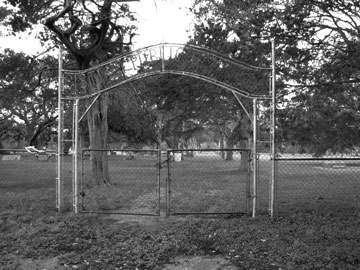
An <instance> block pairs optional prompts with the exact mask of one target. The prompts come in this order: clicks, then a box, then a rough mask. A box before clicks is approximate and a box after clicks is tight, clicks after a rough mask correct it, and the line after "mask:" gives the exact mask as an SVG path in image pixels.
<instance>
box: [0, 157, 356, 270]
mask: <svg viewBox="0 0 360 270" xmlns="http://www.w3.org/2000/svg"><path fill="white" fill-rule="evenodd" d="M13 164H14V166H16V167H17V173H16V177H11V181H10V180H9V179H10V178H9V177H8V175H5V174H3V172H4V170H3V168H1V169H2V170H1V173H2V174H1V176H0V269H4V270H5V269H26V270H32V269H176V270H178V269H277V270H280V269H359V268H360V230H359V228H360V209H359V208H358V207H353V208H350V207H346V208H342V207H341V205H339V206H338V207H335V206H331V207H323V208H321V209H317V208H316V209H315V208H312V207H307V208H306V209H305V208H304V209H301V208H294V209H292V210H290V209H289V210H288V211H281V213H279V214H277V215H276V216H275V217H274V218H273V219H270V218H269V217H268V215H267V214H266V213H265V212H261V213H259V215H258V216H257V217H256V218H255V219H253V218H251V216H249V215H221V216H216V215H213V216H211V215H210V216H186V217H182V216H171V217H169V218H164V217H150V216H144V217H142V216H116V215H94V214H78V215H75V214H72V213H71V211H70V209H69V207H68V208H66V209H65V210H64V211H63V212H62V213H58V212H57V211H56V209H55V181H54V179H53V178H52V177H50V176H52V175H53V174H54V172H53V170H54V167H53V166H49V163H48V161H44V162H42V163H40V164H42V165H41V166H42V167H41V168H38V169H37V170H36V174H37V178H36V179H32V178H31V179H30V177H29V173H28V172H29V170H27V169H26V168H25V167H26V166H29V168H28V169H31V168H32V167H33V166H34V164H33V163H31V162H28V163H26V162H24V163H21V166H19V164H18V163H16V161H14V162H13ZM16 164H17V165H16ZM3 165H4V164H1V166H3ZM8 165H9V164H7V166H8ZM38 165H39V164H38ZM14 168H15V167H14ZM322 171H323V170H319V173H321V172H322ZM204 175H205V173H204ZM288 177H289V181H294V183H295V182H296V181H298V180H299V179H296V177H291V176H290V175H288ZM50 178H51V179H50ZM288 185H289V183H288ZM294 187H295V184H294ZM67 188H69V187H67ZM199 188H201V187H199ZM134 199H136V198H134ZM201 261H203V262H205V261H207V264H206V267H207V268H200V267H201ZM186 267H187V268H186ZM211 267H212V268H211Z"/></svg>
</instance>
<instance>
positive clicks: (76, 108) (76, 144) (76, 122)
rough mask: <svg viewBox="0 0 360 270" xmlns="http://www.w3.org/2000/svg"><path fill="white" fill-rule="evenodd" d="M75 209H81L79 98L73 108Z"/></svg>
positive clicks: (75, 211)
mask: <svg viewBox="0 0 360 270" xmlns="http://www.w3.org/2000/svg"><path fill="white" fill-rule="evenodd" d="M73 113H74V117H73V121H74V123H73V134H74V135H73V179H72V182H73V190H72V192H73V209H74V213H75V214H77V213H78V211H79V209H78V206H79V202H78V199H79V165H78V161H79V156H80V153H79V99H76V100H75V103H74V109H73Z"/></svg>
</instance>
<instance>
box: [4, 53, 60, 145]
mask: <svg viewBox="0 0 360 270" xmlns="http://www.w3.org/2000/svg"><path fill="white" fill-rule="evenodd" d="M53 65H56V59H54V58H53V57H50V56H49V57H45V58H42V59H38V58H36V57H30V56H27V55H25V54H23V53H15V52H13V51H11V50H5V52H4V53H3V54H1V55H0V84H1V88H0V93H1V97H2V98H1V102H0V103H1V107H2V110H1V113H0V116H1V118H0V119H1V123H2V134H1V138H6V137H13V138H14V137H18V138H21V137H22V138H24V139H25V140H26V143H27V144H28V145H33V146H44V143H46V142H47V141H49V140H50V138H51V134H52V132H53V131H52V128H53V127H54V125H55V120H56V119H57V116H56V109H55V108H56V96H57V90H56V84H55V82H56V79H57V72H56V70H53V71H52V70H51V67H53Z"/></svg>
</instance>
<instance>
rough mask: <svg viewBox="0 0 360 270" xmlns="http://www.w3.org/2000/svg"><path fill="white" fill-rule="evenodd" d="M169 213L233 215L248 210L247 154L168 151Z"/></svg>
mask: <svg viewBox="0 0 360 270" xmlns="http://www.w3.org/2000/svg"><path fill="white" fill-rule="evenodd" d="M168 155H171V156H173V162H171V163H169V165H168V166H169V168H168V169H169V177H168V187H167V191H168V209H167V211H168V214H169V215H186V214H236V213H246V212H248V211H249V207H250V205H249V204H250V202H249V200H250V152H249V150H245V149H238V150H232V149H225V150H219V149H209V150H200V151H199V150H176V151H169V152H168Z"/></svg>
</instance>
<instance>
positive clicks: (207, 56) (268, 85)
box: [57, 41, 276, 217]
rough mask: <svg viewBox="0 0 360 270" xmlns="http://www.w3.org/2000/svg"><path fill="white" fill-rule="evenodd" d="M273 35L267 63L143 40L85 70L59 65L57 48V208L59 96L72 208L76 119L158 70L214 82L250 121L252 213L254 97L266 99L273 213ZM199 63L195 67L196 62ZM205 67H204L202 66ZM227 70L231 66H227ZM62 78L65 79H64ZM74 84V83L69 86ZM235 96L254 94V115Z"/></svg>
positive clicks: (59, 186) (75, 182)
mask: <svg viewBox="0 0 360 270" xmlns="http://www.w3.org/2000/svg"><path fill="white" fill-rule="evenodd" d="M274 51H275V49H274V41H272V66H271V67H255V66H252V65H248V64H245V63H242V62H240V61H237V60H235V59H232V58H230V57H226V56H224V55H221V54H219V53H217V52H214V51H211V50H208V49H206V48H202V47H199V46H194V45H189V44H186V45H184V44H171V43H161V44H157V45H153V46H148V47H145V48H142V49H139V50H136V51H133V52H130V53H127V54H124V55H121V56H119V57H116V58H114V59H111V60H109V61H106V62H104V63H101V64H99V65H96V66H94V67H91V68H89V69H86V70H75V71H74V70H64V69H63V67H62V49H60V53H59V91H58V93H59V94H58V100H59V104H58V107H59V120H58V162H57V167H58V170H57V171H58V173H57V208H58V209H59V210H60V209H61V207H62V203H63V202H62V197H63V191H62V186H63V181H62V167H63V164H62V162H63V161H62V149H63V142H64V139H63V129H64V126H63V111H64V101H66V100H67V101H71V102H73V106H74V110H73V130H74V131H75V132H74V134H73V138H72V141H73V150H74V152H73V208H74V211H75V212H77V211H78V210H77V205H78V197H79V195H78V190H77V187H78V179H77V178H78V172H77V169H78V164H77V158H76V156H77V155H78V154H79V145H78V123H79V122H80V121H81V119H83V118H84V117H85V115H86V114H87V112H88V111H89V110H90V109H91V106H92V105H93V104H95V102H96V101H97V99H98V98H99V97H100V96H101V95H102V94H103V93H106V92H108V91H111V90H113V89H116V88H118V87H120V86H121V85H124V84H127V83H130V82H132V81H136V80H141V79H145V78H147V77H151V76H157V75H161V74H174V75H181V76H188V77H192V78H196V79H198V80H202V81H205V82H207V83H210V84H213V85H216V86H219V87H220V88H222V89H225V90H227V91H230V92H232V93H233V94H234V96H235V98H236V99H237V101H238V102H239V105H240V106H241V107H242V108H243V109H244V110H245V113H246V114H247V116H248V117H249V119H250V120H251V122H252V124H253V146H252V151H253V160H254V170H253V195H252V200H253V204H252V215H253V217H255V215H256V208H257V182H258V174H257V173H258V149H257V141H258V134H257V130H258V103H259V100H270V102H271V118H270V148H271V153H270V157H271V160H272V173H271V180H270V183H271V186H270V197H269V212H270V215H271V216H273V213H274V207H275V193H276V189H275V184H276V183H275V182H276V179H275V159H274V157H275V107H276V106H275V56H274V55H275V54H274ZM199 67H200V68H199ZM201 67H206V68H201ZM229 71H232V72H229ZM96 77H102V78H103V79H104V80H103V81H104V82H105V83H104V84H103V85H102V86H101V89H96V91H91V88H92V87H93V86H92V85H90V84H89V81H91V80H89V78H96ZM65 80H66V82H67V85H65ZM70 85H74V86H75V87H74V88H70V87H69V86H70ZM240 97H244V98H249V99H252V100H253V116H252V117H251V115H250V113H249V112H248V111H247V110H246V108H245V106H243V104H242V102H241V100H240ZM89 99H91V100H92V101H91V103H90V105H89V106H88V107H87V109H86V111H85V112H84V113H83V114H82V115H81V116H80V115H79V110H78V107H79V101H81V100H89Z"/></svg>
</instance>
